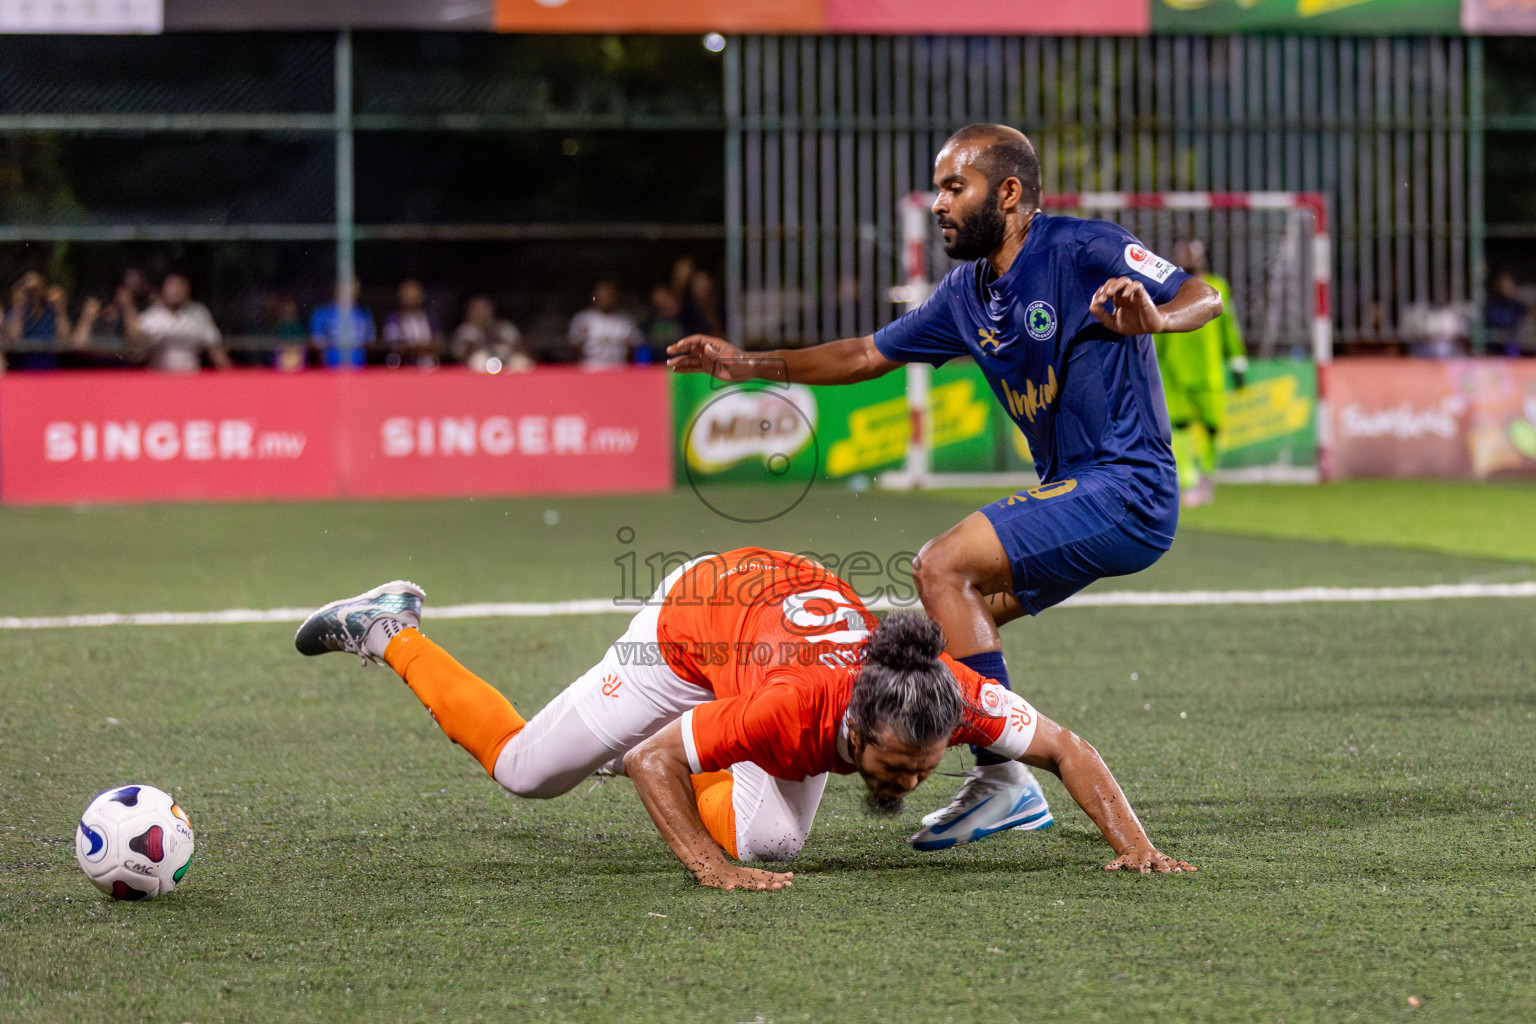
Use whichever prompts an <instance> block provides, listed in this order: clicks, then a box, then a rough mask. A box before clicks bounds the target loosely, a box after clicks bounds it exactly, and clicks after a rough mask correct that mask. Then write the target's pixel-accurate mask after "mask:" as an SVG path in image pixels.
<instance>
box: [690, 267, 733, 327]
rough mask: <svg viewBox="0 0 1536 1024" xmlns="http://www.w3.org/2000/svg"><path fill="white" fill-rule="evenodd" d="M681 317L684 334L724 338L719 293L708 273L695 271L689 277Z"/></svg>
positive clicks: (723, 319)
mask: <svg viewBox="0 0 1536 1024" xmlns="http://www.w3.org/2000/svg"><path fill="white" fill-rule="evenodd" d="M682 317H683V331H684V333H686V334H708V335H710V336H711V337H715V338H723V337H725V308H724V307H723V306H722V305H721V304H720V291H719V289H717V288H716V287H715V279H714V277H713V275H711V274H710V272H709V271H707V270H695V271H694V272H693V275H692V276H691V277H689V279H688V298H687V301H686V302H685V303H684V304H683V309H682Z"/></svg>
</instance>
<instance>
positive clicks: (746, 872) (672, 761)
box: [624, 721, 795, 889]
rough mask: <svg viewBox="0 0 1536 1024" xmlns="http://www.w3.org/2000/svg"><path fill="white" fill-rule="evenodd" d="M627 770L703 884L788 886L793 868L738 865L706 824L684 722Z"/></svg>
mask: <svg viewBox="0 0 1536 1024" xmlns="http://www.w3.org/2000/svg"><path fill="white" fill-rule="evenodd" d="M624 771H625V773H626V774H627V775H628V776H629V778H630V780H631V781H632V782H634V784H635V792H637V793H639V794H640V801H641V802H642V803H644V804H645V809H646V810H647V811H649V812H650V815H651V820H652V821H654V822H655V823H656V830H657V831H658V832H660V833H661V837H662V838H663V839H665V840H666V841H667V845H668V846H670V847H672V852H673V853H675V854H677V859H678V860H680V861H682V862H683V866H684V867H686V868H687V869H688V870H689V871H691V872H693V877H694V878H697V879H698V880H699V884H700V885H707V886H710V887H711V888H715V889H787V888H788V887H789V886H790V884H791V879H793V878H794V877H795V874H794V872H793V871H763V870H760V869H758V868H747V867H742V866H741V865H740V864H736V863H733V862H732V861H731V859H730V858H729V857H727V856H726V855H725V851H724V850H722V849H720V844H718V843H716V842H715V840H714V838H713V837H712V836H711V835H710V834H709V829H707V828H705V827H704V821H703V819H702V818H700V817H699V807H698V804H697V803H696V802H695V799H696V798H695V796H694V792H693V783H692V782H691V781H690V779H689V770H688V755H687V752H686V751H685V750H684V749H683V730H682V723H681V722H680V721H675V722H673V723H672V724H670V725H668V726H667V727H666V728H665V729H663V730H661V732H658V733H656V734H655V735H654V736H651V737H649V738H648V739H646V740H645V741H644V742H643V743H641V744H640V745H639V746H638V747H635V748H634V749H633V750H631V751H630V752H629V753H627V754H625V755H624Z"/></svg>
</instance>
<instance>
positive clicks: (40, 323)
mask: <svg viewBox="0 0 1536 1024" xmlns="http://www.w3.org/2000/svg"><path fill="white" fill-rule="evenodd" d="M68 301H69V297H68V295H66V294H65V292H64V289H63V288H61V287H59V286H58V285H52V286H50V285H49V284H48V282H47V281H46V280H45V279H44V278H43V275H42V274H39V273H38V272H37V271H35V270H29V271H27V272H26V273H25V274H23V275H21V279H20V280H19V281H17V282H16V286H15V287H14V288H12V289H11V308H10V310H9V311H7V313H6V316H5V320H4V322H3V328H0V329H3V331H4V337H5V340H6V341H8V342H11V343H12V344H15V343H17V342H20V343H24V344H27V345H28V346H29V347H34V348H35V347H37V346H46V347H47V348H49V349H52V350H53V351H45V352H37V351H33V352H16V353H13V354H12V356H11V359H10V367H11V369H13V370H56V369H58V366H59V356H58V351H57V350H58V349H59V348H61V347H62V346H63V344H64V343H66V342H68V341H69V338H70V334H71V333H72V330H71V327H70V323H69V309H68V307H67V303H68Z"/></svg>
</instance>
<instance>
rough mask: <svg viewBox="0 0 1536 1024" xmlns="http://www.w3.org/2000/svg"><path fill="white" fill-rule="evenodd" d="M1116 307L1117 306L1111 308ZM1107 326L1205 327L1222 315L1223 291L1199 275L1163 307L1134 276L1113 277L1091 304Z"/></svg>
mask: <svg viewBox="0 0 1536 1024" xmlns="http://www.w3.org/2000/svg"><path fill="white" fill-rule="evenodd" d="M1111 307H1113V308H1111ZM1088 312H1090V313H1092V314H1093V315H1094V316H1095V317H1096V318H1097V319H1098V321H1099V323H1101V324H1103V325H1104V326H1105V327H1108V328H1109V329H1110V330H1112V331H1114V332H1115V333H1116V334H1123V335H1125V336H1126V337H1131V336H1132V335H1136V334H1180V333H1182V332H1184V331H1193V330H1195V329H1196V328H1199V327H1204V326H1205V325H1206V324H1208V323H1210V322H1211V321H1212V320H1214V319H1216V318H1217V317H1219V316H1221V293H1220V292H1218V291H1217V290H1216V289H1215V288H1212V287H1211V286H1210V285H1208V284H1206V283H1205V282H1204V281H1202V280H1200V279H1199V278H1197V277H1192V278H1190V279H1189V280H1187V281H1185V282H1184V283H1183V284H1181V285H1179V290H1178V291H1177V292H1175V293H1174V295H1173V298H1171V299H1169V300H1168V301H1167V302H1165V303H1163V304H1162V305H1161V306H1159V305H1156V304H1155V303H1153V301H1152V296H1150V295H1148V294H1147V289H1146V287H1145V286H1143V285H1142V283H1141V282H1140V281H1138V280H1136V279H1135V278H1133V277H1112V278H1110V279H1109V280H1108V281H1105V282H1104V283H1103V284H1101V285H1099V290H1098V291H1096V292H1094V293H1093V302H1092V303H1090V304H1089V306H1088Z"/></svg>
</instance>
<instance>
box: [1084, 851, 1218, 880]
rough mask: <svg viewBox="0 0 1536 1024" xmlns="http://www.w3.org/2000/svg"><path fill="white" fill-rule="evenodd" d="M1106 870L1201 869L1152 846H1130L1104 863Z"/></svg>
mask: <svg viewBox="0 0 1536 1024" xmlns="http://www.w3.org/2000/svg"><path fill="white" fill-rule="evenodd" d="M1104 870H1105V871H1140V872H1141V873H1142V874H1144V875H1146V874H1150V873H1152V872H1153V871H1157V872H1159V873H1163V874H1169V873H1174V872H1180V871H1199V870H1200V869H1199V868H1197V867H1195V866H1194V865H1193V864H1189V863H1186V862H1184V861H1182V860H1174V859H1173V858H1172V857H1170V856H1168V855H1167V854H1166V853H1163V852H1162V851H1160V850H1155V849H1153V848H1152V847H1150V846H1130V847H1127V848H1126V849H1124V850H1122V851H1121V853H1120V856H1118V857H1116V858H1115V859H1114V860H1112V861H1110V862H1109V863H1108V864H1106V865H1104Z"/></svg>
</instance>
